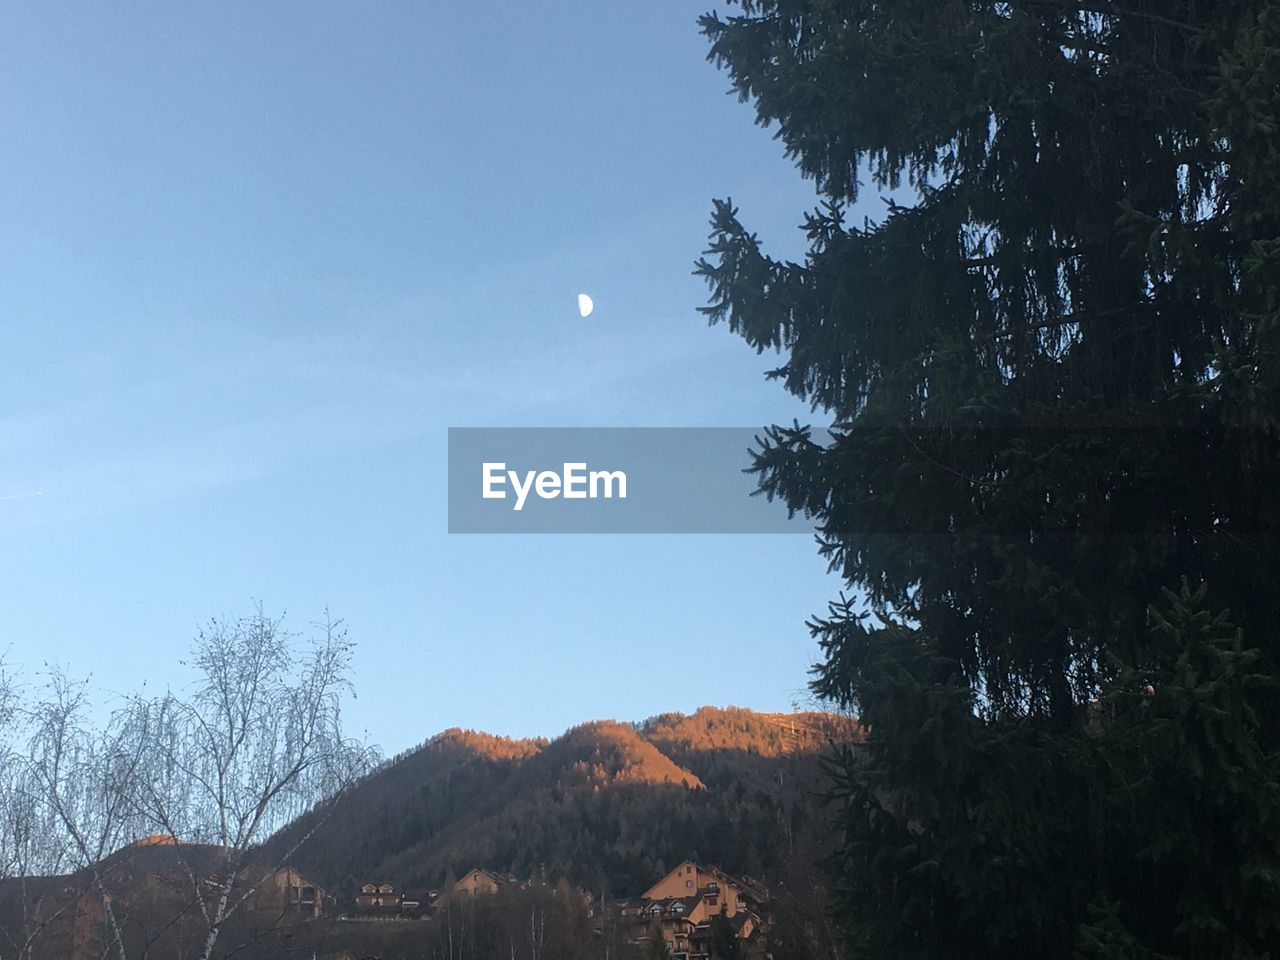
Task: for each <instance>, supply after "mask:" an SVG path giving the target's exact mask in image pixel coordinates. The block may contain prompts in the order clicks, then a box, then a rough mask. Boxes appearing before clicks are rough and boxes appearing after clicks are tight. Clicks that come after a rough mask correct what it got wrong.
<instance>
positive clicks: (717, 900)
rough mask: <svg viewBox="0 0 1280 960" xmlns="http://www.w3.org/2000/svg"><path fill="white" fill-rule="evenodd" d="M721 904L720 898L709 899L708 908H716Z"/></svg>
mask: <svg viewBox="0 0 1280 960" xmlns="http://www.w3.org/2000/svg"><path fill="white" fill-rule="evenodd" d="M719 902H720V898H719V897H707V906H708V907H714V906H715V905H716V904H717V903H719Z"/></svg>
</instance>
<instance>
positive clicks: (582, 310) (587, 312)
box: [578, 293, 596, 317]
mask: <svg viewBox="0 0 1280 960" xmlns="http://www.w3.org/2000/svg"><path fill="white" fill-rule="evenodd" d="M595 308H596V305H595V303H593V302H592V300H591V298H590V297H588V296H587V295H586V294H585V293H580V294H578V315H579V316H582V317H589V316H591V311H592V310H594V309H595Z"/></svg>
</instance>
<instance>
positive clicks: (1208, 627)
mask: <svg viewBox="0 0 1280 960" xmlns="http://www.w3.org/2000/svg"><path fill="white" fill-rule="evenodd" d="M738 6H739V7H740V10H741V14H740V15H737V16H733V17H729V18H727V19H722V18H721V17H720V16H719V15H716V14H708V15H707V16H705V17H704V18H703V19H702V21H701V25H702V29H703V31H704V33H705V34H706V36H707V37H708V38H709V40H710V42H711V44H712V46H711V54H710V56H711V58H712V59H713V60H714V61H715V62H717V63H718V64H720V65H722V66H724V67H726V68H727V69H728V71H729V74H730V77H731V79H732V83H733V85H734V87H735V89H736V90H737V91H738V92H739V94H740V95H741V96H742V97H743V99H751V100H753V101H754V103H755V106H756V109H757V114H758V118H759V120H760V122H761V123H764V124H776V126H777V132H778V136H779V137H780V139H781V140H782V142H783V143H784V144H785V146H786V149H787V151H788V153H789V155H790V156H792V157H793V158H794V159H795V160H796V161H797V163H798V165H799V167H800V169H801V171H802V172H803V173H804V174H805V175H807V176H810V177H812V178H814V179H815V181H816V182H817V185H818V188H819V190H820V192H821V194H822V196H823V204H822V206H821V207H820V208H819V209H817V210H815V211H814V212H812V213H810V214H808V215H807V216H806V219H805V230H806V234H807V237H808V240H809V251H808V253H807V255H806V257H805V258H804V262H802V263H790V262H781V261H777V260H775V259H771V258H770V257H768V256H767V255H766V254H765V252H764V250H763V248H762V246H761V243H760V241H759V239H758V238H757V237H756V236H755V235H754V234H752V233H751V232H750V231H749V230H748V229H747V228H746V227H745V226H743V224H742V222H741V221H740V220H739V218H738V213H737V210H736V209H735V208H734V207H733V205H732V203H731V202H729V201H724V202H718V203H717V204H716V206H715V210H714V214H713V218H712V227H713V233H712V242H711V246H710V249H709V250H708V254H707V258H706V259H704V260H702V261H700V262H699V265H698V272H699V273H700V274H701V275H702V276H703V277H705V278H706V280H707V281H708V283H709V284H710V287H711V292H712V296H711V302H710V304H709V306H708V307H706V308H705V311H706V313H707V314H708V316H709V318H710V319H711V321H712V322H720V321H723V322H726V323H727V324H728V325H729V327H730V328H731V329H732V330H733V331H734V332H736V333H738V334H740V335H741V336H742V337H743V338H744V339H746V340H747V341H748V343H750V344H751V345H752V346H753V347H755V348H756V349H757V350H759V351H764V350H778V351H780V352H781V353H782V355H783V362H782V365H781V366H780V367H779V368H778V369H777V370H776V371H775V372H774V374H773V375H774V376H775V377H777V378H778V379H779V380H781V381H782V383H783V384H784V385H785V387H786V388H787V389H788V390H789V391H791V392H792V393H794V394H795V395H797V396H799V397H802V398H804V399H806V400H808V401H809V402H810V403H812V404H813V406H814V408H815V409H816V410H821V411H823V412H825V413H827V414H829V415H830V417H831V419H832V421H833V423H834V427H833V429H832V432H831V435H830V437H827V438H820V437H818V436H815V435H814V434H813V433H812V432H811V431H810V430H809V429H808V428H804V427H800V426H799V425H796V426H793V427H790V428H773V429H772V430H770V431H769V432H768V434H767V436H766V437H765V438H764V442H763V443H762V445H761V448H760V450H759V451H758V452H757V454H756V461H755V465H754V466H755V469H756V470H757V472H758V475H759V479H760V484H761V488H762V489H763V490H764V491H765V492H766V493H767V494H769V495H770V496H771V497H778V498H780V499H781V500H782V501H783V502H784V503H785V504H786V505H787V506H788V507H789V508H790V509H792V510H795V511H803V512H806V513H807V514H809V515H810V516H812V517H814V518H815V519H816V521H817V523H818V524H819V529H820V541H819V542H820V549H821V551H822V552H823V554H824V555H825V556H826V557H827V558H828V559H829V561H830V562H831V565H832V567H833V569H835V570H837V571H839V572H840V573H841V574H842V575H843V577H844V579H845V580H846V581H847V583H848V584H849V586H850V588H851V590H852V595H853V600H849V599H845V598H841V599H840V600H839V601H837V602H836V603H834V604H833V605H832V607H831V609H830V611H829V612H828V614H827V615H825V616H820V617H816V618H815V619H814V620H813V622H812V624H811V627H812V629H813V631H814V633H815V635H816V636H817V638H818V640H819V642H820V644H821V646H822V649H823V651H824V655H825V661H824V663H823V664H822V665H821V666H820V668H819V669H818V671H817V676H816V679H815V688H816V690H817V691H818V692H819V693H821V694H822V695H824V696H826V697H829V698H831V699H833V700H835V701H838V702H840V703H842V704H844V705H845V706H848V707H850V708H853V709H856V710H858V712H859V713H860V715H861V717H862V719H863V720H864V722H865V723H866V724H867V725H868V727H869V729H870V736H869V738H868V742H867V745H866V747H865V748H862V749H857V750H853V749H851V750H848V751H846V752H845V754H844V756H843V759H842V760H841V761H840V762H839V763H838V764H837V765H836V769H835V771H834V772H835V775H836V781H835V782H836V793H837V795H838V796H839V797H840V798H841V799H842V801H843V811H844V814H843V816H844V828H845V833H846V838H847V840H846V843H845V845H844V847H843V848H842V849H841V851H840V852H839V855H838V856H837V857H836V858H835V863H834V865H835V867H836V869H837V871H838V879H839V880H840V884H839V885H840V889H841V891H842V896H841V905H842V909H843V914H844V916H845V918H846V920H847V922H848V927H849V931H850V937H851V944H852V945H853V946H855V947H858V948H861V949H862V950H864V951H865V954H864V955H868V956H871V957H891V956H893V957H896V956H913V957H926V958H927V957H968V956H974V957H978V956H981V957H984V958H991V957H1011V958H1012V957H1025V956H1041V957H1063V958H1067V957H1075V956H1080V957H1120V956H1125V957H1131V956H1132V957H1138V956H1186V957H1193V956H1194V957H1233V958H1234V957H1262V956H1265V955H1267V954H1268V952H1269V951H1270V952H1271V953H1272V954H1273V955H1275V954H1280V918H1278V917H1277V915H1276V911H1275V908H1274V906H1272V904H1275V903H1277V902H1280V886H1278V879H1280V802H1278V800H1277V789H1276V782H1277V781H1276V747H1277V740H1278V739H1280V738H1278V736H1277V734H1278V733H1280V713H1278V712H1277V709H1276V706H1275V700H1274V697H1272V698H1270V699H1268V698H1267V697H1266V695H1265V691H1266V689H1267V685H1268V684H1269V683H1270V679H1271V678H1273V677H1275V676H1276V675H1277V672H1278V671H1280V642H1278V638H1277V636H1276V633H1275V624H1276V623H1277V622H1280V592H1277V591H1276V590H1275V589H1274V588H1273V584H1274V583H1275V582H1276V581H1277V580H1278V579H1280V576H1278V575H1280V541H1278V540H1277V538H1276V537H1275V533H1276V520H1277V500H1276V498H1275V497H1274V496H1273V495H1272V494H1271V491H1272V490H1275V489H1280V484H1278V481H1280V443H1278V441H1277V429H1276V428H1277V426H1278V425H1280V423H1278V420H1280V418H1278V416H1277V415H1278V414H1280V366H1278V365H1277V363H1276V358H1277V350H1280V109H1278V107H1280V95H1278V93H1277V91H1280V4H1275V3H1270V2H1262V0H1253V2H1235V3H1208V2H1204V0H1198V2H1197V0H1166V2H1161V3H1155V2H1151V0H1131V2H1126V3H1119V4H1118V3H1112V2H1109V0H1101V2H1089V3H1084V2H1079V3H1076V2H1067V0H1013V2H1002V3H991V2H976V0H967V2H964V0H962V2H956V0H899V2H895V3H892V4H887V3H883V2H877V0H846V2H841V3H829V2H824V0H740V2H739V4H738ZM860 178H861V179H863V180H866V181H868V182H870V183H871V184H872V185H873V186H874V187H876V188H877V189H879V190H881V191H882V192H884V193H886V194H887V195H889V196H890V198H891V199H890V202H889V203H888V206H887V208H886V213H885V215H884V217H883V218H882V219H880V220H879V221H876V222H871V221H864V222H863V223H861V224H854V223H850V222H849V218H848V216H847V211H848V209H849V207H850V206H851V205H852V204H853V203H854V202H855V201H856V200H857V198H858V195H859V190H860V189H861V188H862V187H863V186H865V184H863V183H861V182H860ZM1184 578H1185V580H1186V581H1187V582H1189V583H1191V584H1196V585H1199V584H1207V585H1208V588H1209V592H1207V593H1206V591H1205V590H1204V589H1200V588H1194V589H1193V588H1191V587H1188V586H1185V585H1184V586H1182V587H1181V588H1179V584H1180V583H1182V582H1183V580H1184ZM1169 590H1174V591H1177V592H1174V593H1169V592H1167V591H1169ZM1222 611H1230V613H1229V614H1225V613H1223V612H1222Z"/></svg>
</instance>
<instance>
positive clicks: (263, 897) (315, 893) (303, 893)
mask: <svg viewBox="0 0 1280 960" xmlns="http://www.w3.org/2000/svg"><path fill="white" fill-rule="evenodd" d="M327 899H328V898H327V897H326V894H325V891H324V889H323V888H322V887H321V886H320V885H319V884H317V883H315V882H314V881H312V880H308V879H307V878H306V877H304V876H303V875H302V874H301V873H299V872H298V871H297V870H296V869H295V868H294V867H281V868H280V869H278V870H272V871H270V872H268V873H267V874H266V875H265V876H263V877H262V879H261V880H259V881H258V887H257V889H256V890H255V891H254V894H253V898H252V900H251V906H250V909H251V910H254V911H258V912H264V911H271V912H274V913H279V914H280V915H282V916H284V915H290V916H294V917H298V918H302V919H315V918H316V917H319V916H321V915H322V914H323V913H324V912H325V903H326V900H327Z"/></svg>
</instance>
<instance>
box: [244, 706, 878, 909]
mask: <svg viewBox="0 0 1280 960" xmlns="http://www.w3.org/2000/svg"><path fill="white" fill-rule="evenodd" d="M858 736H859V730H858V727H857V725H856V723H855V722H854V721H852V720H850V719H848V718H845V717H840V716H836V715H833V714H825V713H796V714H766V713H756V712H754V711H751V710H745V709H742V708H737V707H728V708H723V709H721V708H714V707H703V708H702V709H700V710H698V711H697V712H696V713H694V714H692V715H684V714H680V713H671V714H663V715H661V716H657V717H653V718H651V719H650V720H647V721H645V722H643V723H640V724H625V723H618V722H615V721H608V720H605V721H597V722H592V723H585V724H582V725H580V726H577V727H574V728H572V729H570V730H568V731H567V732H566V733H564V734H563V735H562V736H560V737H558V738H556V739H554V740H550V741H548V740H544V739H532V740H516V739H509V738H506V737H496V736H492V735H489V734H484V733H477V732H474V731H469V730H457V729H454V730H446V731H445V732H444V733H441V734H439V735H438V736H436V737H433V738H432V739H430V740H428V741H427V742H426V743H424V744H422V745H421V746H420V747H418V748H416V749H415V750H412V751H409V752H407V753H405V754H402V755H401V756H399V757H397V758H395V760H393V761H391V762H389V763H386V764H384V765H383V766H382V767H381V768H379V769H378V770H376V771H374V772H373V773H372V774H370V775H369V776H368V777H366V778H365V779H364V780H362V781H361V782H360V783H359V784H358V785H357V786H356V787H355V789H354V790H353V791H352V792H351V793H350V794H349V795H348V796H347V797H346V798H344V800H343V801H342V803H341V804H340V805H339V807H338V808H337V809H336V810H335V811H334V812H333V813H332V815H331V816H330V817H329V819H328V820H327V821H325V822H323V823H321V824H319V825H318V826H317V824H316V823H315V822H314V821H313V820H312V818H311V817H303V818H300V820H298V821H296V822H295V823H293V824H291V825H290V826H289V827H288V828H286V829H285V830H283V831H281V833H280V834H279V835H277V836H276V837H274V838H273V839H272V840H271V841H270V843H269V844H268V847H269V849H268V850H267V851H266V852H267V854H268V855H270V854H272V853H274V852H278V851H279V850H283V849H287V847H288V846H291V845H292V844H293V843H294V842H295V841H296V840H297V839H298V838H299V837H300V836H303V835H304V834H305V832H306V831H308V830H312V829H314V830H315V833H314V835H313V836H312V837H311V838H310V839H309V840H307V842H306V843H305V844H304V845H303V847H302V848H301V850H300V852H299V854H298V855H297V857H296V858H295V862H296V863H297V865H298V866H299V867H300V868H301V869H302V870H303V871H304V872H306V873H308V874H309V875H311V876H313V877H314V878H315V879H317V880H318V881H319V882H320V883H321V884H322V885H324V886H325V887H327V888H328V889H329V890H331V891H333V892H334V893H336V894H337V895H338V896H339V898H341V899H349V898H350V897H351V896H352V895H353V894H354V891H355V888H356V887H357V886H358V885H359V884H360V883H364V882H366V881H376V882H389V883H394V884H396V885H397V886H440V885H443V884H444V883H445V882H446V880H447V879H448V878H450V877H456V876H459V875H461V874H462V873H464V872H466V871H467V870H469V869H470V868H471V867H474V866H484V867H487V868H489V869H493V870H498V871H503V872H508V873H512V874H515V875H516V876H519V877H546V878H549V879H557V878H560V877H565V878H567V879H568V880H570V881H571V882H573V883H575V884H577V885H579V886H581V887H583V888H585V889H588V890H592V891H595V892H597V893H602V892H603V893H607V894H608V895H611V896H612V895H627V894H639V893H641V892H642V891H643V890H645V889H646V888H647V887H648V886H649V885H650V884H651V883H652V882H653V881H655V880H656V879H657V878H658V877H660V876H661V875H662V874H663V873H664V872H665V871H666V870H667V869H669V868H671V867H674V866H675V865H676V864H677V863H679V862H680V861H681V860H684V859H686V858H694V859H698V860H701V861H704V862H707V863H715V864H718V865H720V866H721V867H723V868H724V869H726V870H729V871H731V872H735V873H742V874H746V875H750V876H753V877H757V878H759V879H761V880H764V881H765V882H767V883H771V884H774V885H780V886H782V887H784V888H785V887H790V886H794V885H795V884H797V883H799V884H803V885H806V886H809V887H810V888H811V885H812V883H813V879H812V878H813V873H814V870H813V864H814V862H815V860H817V859H819V858H820V857H822V856H823V855H825V854H826V853H827V852H828V851H829V850H830V849H831V846H832V840H833V837H832V834H831V828H830V826H829V824H828V820H827V817H826V814H825V810H824V808H823V805H822V802H821V799H820V796H819V795H820V794H821V793H822V791H823V789H824V783H823V777H822V773H821V759H820V758H821V757H822V755H823V753H824V752H825V751H826V750H828V749H829V748H830V745H831V744H832V743H833V742H836V743H838V742H848V741H850V740H852V739H854V738H856V737H858Z"/></svg>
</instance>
